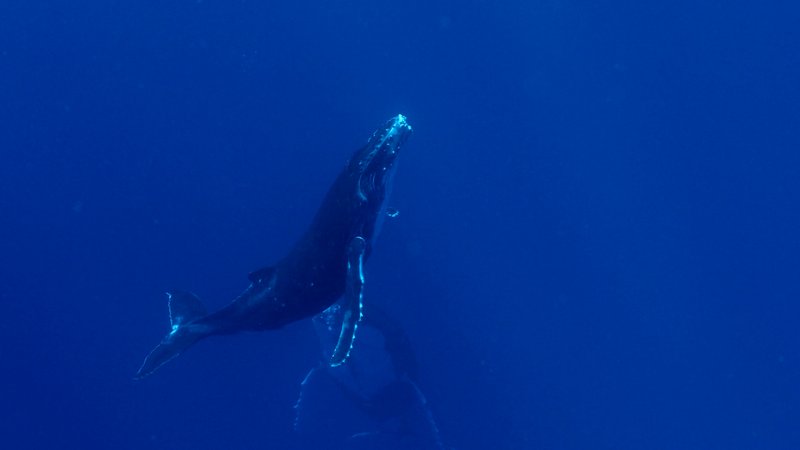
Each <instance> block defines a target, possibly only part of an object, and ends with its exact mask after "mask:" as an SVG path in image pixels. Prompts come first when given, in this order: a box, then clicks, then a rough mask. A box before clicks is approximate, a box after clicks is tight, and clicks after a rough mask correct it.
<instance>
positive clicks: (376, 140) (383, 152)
mask: <svg viewBox="0 0 800 450" xmlns="http://www.w3.org/2000/svg"><path fill="white" fill-rule="evenodd" d="M409 136H411V126H410V125H409V124H408V122H407V121H406V118H405V116H403V115H402V114H398V115H397V116H395V117H392V118H391V119H389V120H388V121H386V123H384V124H383V126H382V127H380V128H378V129H377V130H376V131H375V133H373V134H372V137H370V138H369V140H368V141H367V145H365V146H364V148H362V149H361V150H359V151H358V152H356V154H355V155H354V156H353V158H352V159H351V160H350V173H351V175H354V176H356V177H357V179H358V183H357V194H358V195H359V196H360V198H361V199H362V200H364V201H366V202H368V203H377V204H382V203H383V201H384V200H385V198H386V195H387V191H388V189H389V188H390V187H391V183H392V178H393V176H394V172H395V169H396V167H397V157H398V155H399V154H400V149H401V148H402V147H403V145H404V144H405V142H406V140H408V137H409Z"/></svg>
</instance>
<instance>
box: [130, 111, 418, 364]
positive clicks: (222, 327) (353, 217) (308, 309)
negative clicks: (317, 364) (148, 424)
mask: <svg viewBox="0 0 800 450" xmlns="http://www.w3.org/2000/svg"><path fill="white" fill-rule="evenodd" d="M410 135H411V126H410V125H409V124H408V122H407V121H406V118H405V117H404V116H403V115H397V116H395V117H393V118H391V119H389V120H388V121H387V122H386V123H385V124H384V125H383V126H381V127H380V128H378V129H377V130H376V131H375V132H374V133H373V134H372V136H371V137H370V138H369V139H368V140H367V144H366V145H365V146H364V147H362V148H360V149H359V150H357V151H356V152H355V153H354V154H353V156H352V157H351V158H350V160H349V162H348V163H347V165H346V166H345V168H344V170H342V172H341V173H340V174H339V176H338V177H337V178H336V180H335V181H334V183H333V185H332V186H331V187H330V189H329V190H328V193H327V194H326V196H325V198H324V200H323V202H322V205H321V206H320V208H319V210H318V211H317V213H316V216H315V217H314V219H313V220H312V222H311V225H310V226H309V228H308V229H307V230H306V232H305V234H303V235H302V237H301V238H300V239H299V240H298V242H297V243H296V244H295V245H294V247H293V248H292V249H291V251H289V253H288V254H287V255H286V256H284V257H283V259H281V260H279V261H278V262H277V263H276V264H274V265H271V266H267V267H264V268H261V269H258V270H256V271H254V272H251V273H250V274H249V276H248V279H249V281H250V285H249V286H248V287H247V288H246V289H245V290H244V292H243V293H242V294H240V295H239V296H238V297H236V298H235V299H234V300H233V301H232V302H231V303H230V304H228V305H227V306H225V307H223V308H222V309H220V310H218V311H216V312H213V313H207V312H206V309H205V307H204V306H203V304H202V303H201V301H200V299H199V298H198V297H197V296H195V295H194V294H192V293H190V292H186V291H172V292H168V293H167V299H168V307H169V319H170V324H171V327H172V328H171V330H170V331H169V333H168V334H167V335H166V336H165V337H164V338H163V339H162V341H161V343H160V344H158V346H156V348H155V349H153V350H152V351H151V352H150V354H148V355H147V357H146V358H145V360H144V363H142V366H141V368H140V369H139V371H138V372H137V373H136V376H135V378H136V379H141V378H144V377H146V376H148V375H150V374H152V373H153V372H154V371H155V370H156V369H158V368H159V367H161V366H162V365H163V364H164V363H166V362H167V361H169V360H171V359H173V358H175V357H176V356H178V355H179V354H180V353H181V352H183V351H184V350H186V349H187V348H189V347H190V346H191V345H193V344H194V343H196V342H197V341H199V340H201V339H204V338H207V337H210V336H216V335H227V334H234V333H238V332H240V331H261V330H271V329H276V328H280V327H282V326H284V325H286V324H288V323H290V322H294V321H297V320H301V319H304V318H308V317H312V316H314V315H317V314H319V313H320V312H322V311H323V310H325V309H326V308H328V307H330V306H331V305H332V304H334V303H335V302H336V301H337V300H339V299H340V298H342V299H343V302H342V308H343V309H342V311H343V312H342V321H341V323H342V325H341V330H340V333H339V337H338V340H337V343H336V346H335V348H334V349H333V351H332V352H331V356H330V360H329V362H328V363H329V364H330V365H331V366H338V365H341V364H343V363H344V362H345V361H346V360H347V357H348V356H349V354H350V349H351V348H352V345H353V340H354V339H355V333H356V328H357V326H358V322H359V320H360V319H361V308H362V290H363V286H364V272H363V267H364V263H365V262H366V260H367V259H368V258H369V255H370V253H371V252H372V245H373V241H374V239H375V236H376V234H377V230H378V227H379V226H380V222H381V220H382V216H384V215H385V214H386V213H387V211H386V205H385V203H386V198H387V196H388V193H389V190H390V188H391V183H392V178H393V176H394V172H395V169H396V167H397V164H396V163H397V157H398V155H399V151H400V149H401V148H402V147H403V145H404V144H405V142H406V140H407V139H408V137H409V136H410Z"/></svg>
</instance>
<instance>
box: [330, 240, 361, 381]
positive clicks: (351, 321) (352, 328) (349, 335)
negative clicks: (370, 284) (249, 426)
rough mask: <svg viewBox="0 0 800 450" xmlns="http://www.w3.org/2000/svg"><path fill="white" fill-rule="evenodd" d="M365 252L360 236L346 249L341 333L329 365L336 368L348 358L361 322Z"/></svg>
mask: <svg viewBox="0 0 800 450" xmlns="http://www.w3.org/2000/svg"><path fill="white" fill-rule="evenodd" d="M366 250H367V241H365V240H364V238H362V237H361V236H356V237H355V238H353V240H352V241H350V246H349V247H348V248H347V281H346V287H345V294H344V304H343V313H344V314H343V315H342V331H341V332H340V333H339V342H337V343H336V348H335V349H334V350H333V355H332V356H331V360H330V363H329V364H330V365H331V367H336V366H339V365H341V364H343V363H344V362H345V361H346V360H347V357H348V356H350V349H352V348H353V341H354V340H355V338H356V328H358V322H359V321H360V320H361V307H362V301H361V300H362V291H363V289H364V253H365V252H366Z"/></svg>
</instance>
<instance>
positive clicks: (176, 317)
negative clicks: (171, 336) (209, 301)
mask: <svg viewBox="0 0 800 450" xmlns="http://www.w3.org/2000/svg"><path fill="white" fill-rule="evenodd" d="M167 299H168V306H169V321H170V325H172V329H173V330H175V329H177V327H180V326H181V325H183V324H185V323H188V322H191V321H193V320H195V319H199V318H201V317H203V316H205V315H206V314H207V312H206V307H205V306H203V303H202V302H201V301H200V299H199V298H197V296H196V295H194V294H192V293H191V292H186V291H170V292H167Z"/></svg>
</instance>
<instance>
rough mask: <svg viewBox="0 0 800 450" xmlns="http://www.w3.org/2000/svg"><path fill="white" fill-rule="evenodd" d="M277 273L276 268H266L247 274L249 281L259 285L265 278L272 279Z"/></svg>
mask: <svg viewBox="0 0 800 450" xmlns="http://www.w3.org/2000/svg"><path fill="white" fill-rule="evenodd" d="M273 273H275V268H274V267H272V266H269V267H264V268H261V269H258V270H254V271H252V272H250V273H249V274H247V279H248V280H250V281H252V282H253V283H257V282H258V281H260V280H263V279H264V278H270V277H272V274H273Z"/></svg>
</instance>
